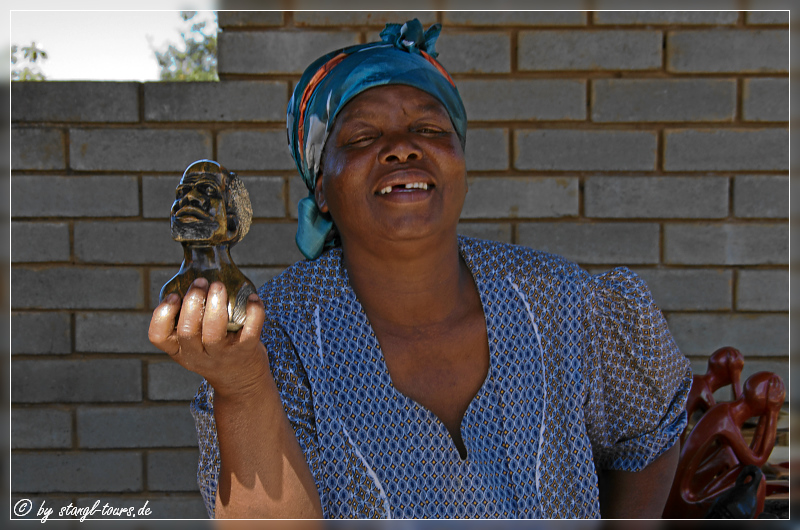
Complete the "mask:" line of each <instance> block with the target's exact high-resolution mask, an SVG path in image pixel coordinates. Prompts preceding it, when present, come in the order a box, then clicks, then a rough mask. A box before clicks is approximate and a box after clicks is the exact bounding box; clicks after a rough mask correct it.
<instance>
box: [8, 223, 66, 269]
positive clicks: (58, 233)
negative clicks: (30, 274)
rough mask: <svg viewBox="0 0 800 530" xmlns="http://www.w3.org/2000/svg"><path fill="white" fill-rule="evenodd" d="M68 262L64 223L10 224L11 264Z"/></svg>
mask: <svg viewBox="0 0 800 530" xmlns="http://www.w3.org/2000/svg"><path fill="white" fill-rule="evenodd" d="M67 260H69V225H67V224H66V223H23V222H12V223H11V262H12V263H15V262H16V263H18V262H24V261H67Z"/></svg>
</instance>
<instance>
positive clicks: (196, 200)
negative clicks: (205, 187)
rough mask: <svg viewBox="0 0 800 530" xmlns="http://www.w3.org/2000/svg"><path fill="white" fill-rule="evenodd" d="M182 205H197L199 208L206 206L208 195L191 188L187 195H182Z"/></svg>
mask: <svg viewBox="0 0 800 530" xmlns="http://www.w3.org/2000/svg"><path fill="white" fill-rule="evenodd" d="M179 203H180V207H183V206H197V207H199V208H205V205H206V197H205V195H203V194H202V193H200V192H199V191H197V190H196V189H191V190H189V191H188V192H187V193H186V195H184V196H183V197H181V200H180V201H179Z"/></svg>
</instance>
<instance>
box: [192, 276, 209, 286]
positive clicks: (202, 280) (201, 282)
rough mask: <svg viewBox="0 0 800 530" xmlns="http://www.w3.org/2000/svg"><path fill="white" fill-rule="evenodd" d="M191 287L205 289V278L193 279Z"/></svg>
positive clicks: (206, 283) (206, 284)
mask: <svg viewBox="0 0 800 530" xmlns="http://www.w3.org/2000/svg"><path fill="white" fill-rule="evenodd" d="M193 285H194V286H195V287H197V288H198V289H205V288H206V287H208V280H206V279H205V278H202V277H201V278H197V279H195V281H194V284H193Z"/></svg>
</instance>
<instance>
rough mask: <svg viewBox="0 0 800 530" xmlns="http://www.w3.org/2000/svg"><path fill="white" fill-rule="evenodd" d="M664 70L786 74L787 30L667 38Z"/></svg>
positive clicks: (681, 33)
mask: <svg viewBox="0 0 800 530" xmlns="http://www.w3.org/2000/svg"><path fill="white" fill-rule="evenodd" d="M667 70H668V71H670V72H681V73H689V72H693V73H700V72H708V73H722V72H737V73H744V72H753V73H765V72H788V71H789V30H788V29H786V30H753V29H718V28H715V29H710V30H696V31H671V32H669V33H668V34H667Z"/></svg>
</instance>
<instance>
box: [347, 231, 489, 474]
mask: <svg viewBox="0 0 800 530" xmlns="http://www.w3.org/2000/svg"><path fill="white" fill-rule="evenodd" d="M458 253H459V256H460V257H461V259H463V260H464V263H465V264H466V266H467V270H468V271H469V273H470V275H471V276H472V281H473V283H474V284H475V288H476V289H477V291H478V297H479V298H480V301H481V311H482V313H483V322H484V326H486V337H487V346H488V348H489V367H488V369H487V370H486V376H485V377H484V380H483V382H482V383H481V386H480V388H479V389H478V391H477V392H476V393H475V395H474V396H472V399H471V400H470V402H469V405H467V408H466V410H465V411H464V414H463V415H462V417H461V419H460V421H459V425H458V429H459V434H460V436H461V440H462V442H463V443H464V448H465V450H466V452H467V457H466V458H461V453H460V452H459V450H458V448H457V447H456V443H455V440H454V439H453V436H452V434H451V433H450V431H449V430H448V429H447V426H445V424H444V422H443V421H442V420H441V419H440V418H439V416H437V415H436V414H434V413H433V412H432V411H431V410H430V409H429V408H427V407H426V406H424V405H422V404H421V403H419V402H418V401H416V400H414V399H413V398H411V397H409V396H407V395H405V394H404V393H402V392H401V391H400V390H398V389H397V387H396V386H395V385H394V382H393V381H392V376H391V374H390V373H389V368H388V367H387V366H386V358H385V356H384V354H383V348H382V347H381V344H380V342H379V341H378V336H377V335H376V334H375V330H374V328H373V327H372V324H371V323H370V321H369V317H368V316H367V314H366V311H365V310H364V307H363V306H362V305H361V301H360V300H358V296H357V295H356V293H355V291H354V290H353V287H352V284H351V283H350V277H349V275H348V273H347V269H346V268H345V267H344V260H343V259H341V258H340V261H339V267H340V272H341V274H342V276H343V277H344V279H345V283H346V285H347V293H348V294H349V295H350V296H352V297H353V298H354V299H355V301H356V302H357V303H358V307H359V309H360V310H361V311H362V312H363V313H364V316H365V321H366V322H365V326H366V327H367V329H368V330H369V333H370V335H371V337H372V338H373V339H374V341H375V344H376V349H377V351H378V353H379V355H378V356H377V358H376V361H375V362H376V364H377V366H378V368H379V372H380V375H381V376H383V377H385V379H386V380H387V381H388V382H389V388H390V389H391V392H392V394H393V396H394V398H395V399H397V400H399V401H402V402H405V403H408V404H410V405H411V406H412V408H414V409H415V411H421V412H424V413H425V414H427V415H429V416H430V417H431V418H433V421H434V423H435V424H436V425H437V428H439V429H442V430H443V431H444V432H445V433H447V437H448V439H449V442H450V443H449V446H450V450H451V451H453V452H455V454H456V455H458V458H456V459H455V460H456V461H457V462H459V463H462V464H465V463H467V462H468V461H469V460H470V456H471V455H472V451H470V450H469V448H468V447H467V444H466V437H465V436H464V428H465V426H466V425H467V420H468V419H469V417H470V415H471V414H474V411H473V409H474V408H475V407H476V406H477V404H478V402H479V401H480V400H481V398H482V397H483V398H484V399H485V397H486V396H487V394H488V392H489V390H488V387H489V385H490V381H491V380H492V373H493V370H495V365H496V359H495V357H496V349H495V348H493V345H492V341H491V340H489V329H488V326H489V320H488V318H487V316H488V314H489V313H488V312H487V310H486V300H485V296H484V292H483V282H482V281H481V280H482V279H481V278H479V276H477V275H476V273H475V271H474V270H473V265H472V263H471V260H470V259H469V257H468V256H466V255H465V253H464V245H463V241H462V240H461V238H459V240H458Z"/></svg>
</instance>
